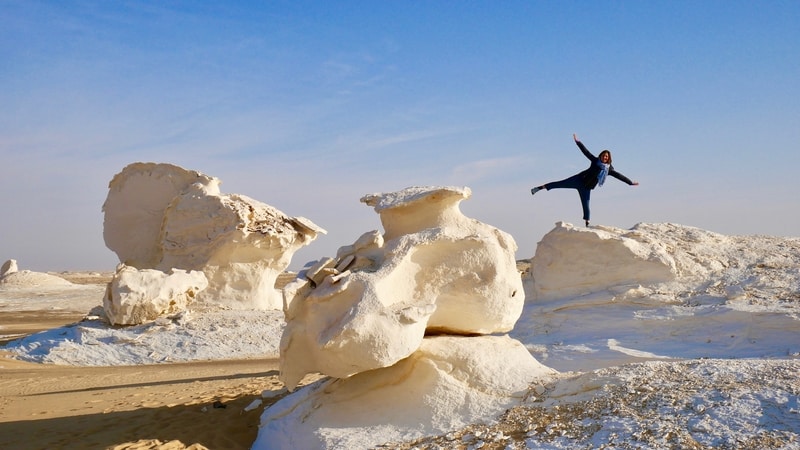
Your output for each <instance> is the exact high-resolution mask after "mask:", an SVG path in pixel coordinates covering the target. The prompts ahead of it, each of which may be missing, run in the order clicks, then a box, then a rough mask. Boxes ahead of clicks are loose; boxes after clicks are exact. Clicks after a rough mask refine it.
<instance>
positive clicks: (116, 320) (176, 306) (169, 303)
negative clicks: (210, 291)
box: [103, 264, 208, 325]
mask: <svg viewBox="0 0 800 450" xmlns="http://www.w3.org/2000/svg"><path fill="white" fill-rule="evenodd" d="M206 286H208V281H207V280H206V277H205V275H204V274H203V272H199V271H190V272H187V271H185V270H180V269H172V270H171V271H170V272H169V273H165V272H162V271H160V270H155V269H141V270H140V269H137V268H135V267H130V266H125V265H123V264H120V266H119V267H118V269H117V272H116V273H115V274H114V278H113V279H112V280H111V282H110V283H109V284H108V288H107V289H106V295H105V298H104V299H103V309H104V311H105V314H106V317H108V320H109V322H111V324H112V325H138V324H142V323H145V322H149V321H152V320H155V319H158V318H159V317H161V316H164V315H168V314H175V313H178V312H181V311H183V310H185V309H186V307H187V306H188V305H189V303H191V302H192V301H193V300H194V299H195V298H196V297H197V294H198V293H199V292H200V291H202V290H203V289H205V288H206Z"/></svg>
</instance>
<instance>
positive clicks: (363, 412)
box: [252, 336, 556, 450]
mask: <svg viewBox="0 0 800 450" xmlns="http://www.w3.org/2000/svg"><path fill="white" fill-rule="evenodd" d="M555 373H556V372H555V371H554V370H552V369H550V368H548V367H546V366H543V365H542V364H540V363H539V362H538V361H536V359H534V358H533V357H532V356H531V355H530V353H529V352H528V351H527V350H526V348H525V347H524V346H523V345H522V343H520V342H519V341H516V340H514V339H511V338H509V337H508V336H477V337H463V336H462V337H454V336H438V337H428V338H425V339H424V340H423V341H422V342H421V345H420V347H419V349H418V350H417V351H416V352H414V353H413V354H412V355H411V356H409V357H408V358H406V359H403V360H401V361H399V362H397V363H396V364H394V365H393V366H391V367H387V368H383V369H378V370H373V371H368V372H364V373H359V374H357V375H354V376H352V377H350V378H347V379H326V380H322V381H320V382H317V383H316V384H312V385H310V386H306V387H304V388H302V389H300V390H298V391H296V392H294V393H292V394H290V395H289V396H287V397H285V398H283V399H281V400H280V401H279V402H278V403H276V404H274V405H273V406H271V407H270V408H268V409H267V410H266V411H265V412H264V414H263V415H262V417H261V427H260V429H259V433H258V437H257V439H256V441H255V443H254V444H253V447H252V448H253V449H254V450H266V449H275V448H286V449H288V448H298V449H299V448H302V449H306V450H313V449H332V448H342V449H345V448H346V449H366V448H374V447H375V446H377V445H380V444H383V443H386V442H392V441H394V442H400V441H408V440H412V439H416V438H418V437H422V436H428V435H437V434H444V433H447V432H449V431H451V430H455V429H458V428H461V427H464V426H466V425H468V424H471V423H475V422H487V421H491V420H494V419H496V418H497V417H498V416H499V415H500V414H502V413H503V412H504V411H505V410H506V409H508V408H510V407H512V406H514V405H516V404H518V403H519V402H520V400H521V399H522V396H523V394H524V393H525V392H526V391H527V390H528V388H529V385H530V384H531V383H533V382H536V381H537V380H539V381H545V380H546V379H547V378H548V377H550V376H552V375H553V374H555Z"/></svg>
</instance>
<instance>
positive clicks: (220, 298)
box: [103, 163, 325, 309]
mask: <svg viewBox="0 0 800 450" xmlns="http://www.w3.org/2000/svg"><path fill="white" fill-rule="evenodd" d="M219 185H220V181H219V179H217V178H215V177H210V176H207V175H204V174H202V173H200V172H197V171H192V170H186V169H183V168H181V167H178V166H174V165H171V164H157V163H133V164H130V165H128V166H127V167H125V168H124V169H123V170H122V172H120V173H119V174H117V175H115V176H114V178H113V179H112V180H111V182H110V183H109V192H108V197H107V198H106V201H105V203H104V205H103V211H104V213H105V217H104V222H103V237H104V239H105V242H106V246H107V247H108V248H109V249H111V250H112V251H114V252H115V253H116V254H117V256H118V257H119V259H120V261H121V262H122V263H124V264H126V265H128V266H132V267H136V268H139V269H158V270H161V271H169V270H170V269H173V268H175V269H183V270H199V271H202V272H203V273H205V275H206V277H207V279H208V288H207V289H206V290H204V291H203V292H202V293H201V294H200V296H199V298H198V299H197V300H198V301H207V302H215V303H223V304H225V305H227V306H230V307H233V308H237V309H280V308H281V307H282V304H283V299H282V296H281V293H280V291H278V290H276V289H275V287H274V286H275V281H276V279H277V277H278V275H279V274H281V273H282V272H283V271H285V270H286V268H287V267H288V266H289V264H290V262H291V258H292V256H293V255H294V253H295V252H296V251H297V250H299V249H300V248H301V247H303V246H305V245H308V244H309V243H310V242H311V241H313V240H314V239H315V238H316V237H317V235H318V234H319V233H325V230H323V229H322V228H320V227H318V226H317V225H315V224H314V223H313V222H311V221H310V220H308V219H305V218H303V217H289V216H287V215H285V214H284V213H282V212H281V211H279V210H277V209H275V208H273V207H272V206H269V205H267V204H264V203H261V202H259V201H257V200H254V199H252V198H249V197H247V196H244V195H237V194H230V195H228V194H222V193H220V190H219Z"/></svg>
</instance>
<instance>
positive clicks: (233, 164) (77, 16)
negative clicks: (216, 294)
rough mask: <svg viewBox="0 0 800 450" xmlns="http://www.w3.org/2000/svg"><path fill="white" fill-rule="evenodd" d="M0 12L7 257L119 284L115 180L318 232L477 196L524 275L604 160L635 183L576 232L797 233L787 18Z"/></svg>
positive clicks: (553, 10)
mask: <svg viewBox="0 0 800 450" xmlns="http://www.w3.org/2000/svg"><path fill="white" fill-rule="evenodd" d="M201 3H202V2H168V1H166V2H165V1H158V2H155V1H153V2H124V1H119V2H106V1H66V2H62V1H35V0H22V1H15V0H3V1H1V2H0V24H2V26H0V61H2V63H0V86H2V88H0V104H1V105H2V108H0V158H1V159H0V161H1V162H0V191H2V192H3V200H2V204H3V208H2V218H3V220H2V222H3V226H2V232H1V234H0V259H1V260H3V261H4V260H6V259H12V258H13V259H16V260H17V261H18V263H19V266H20V268H21V269H30V270H38V271H51V270H52V271H59V270H113V268H114V266H115V265H116V263H117V258H116V255H115V254H114V253H113V252H111V251H110V250H108V249H107V248H106V247H105V244H104V242H103V236H102V231H103V230H102V228H103V215H102V212H101V206H102V204H103V202H104V200H105V197H106V195H107V193H108V182H109V181H110V180H111V178H112V177H113V176H114V174H116V173H118V172H119V171H121V170H122V168H123V167H125V166H126V165H127V164H129V163H132V162H137V161H153V162H168V163H172V164H177V165H180V166H182V167H185V168H187V169H193V170H199V171H201V172H203V173H206V174H208V175H212V176H216V177H218V178H220V179H221V180H222V182H223V184H222V190H223V192H226V193H239V194H244V195H247V196H250V197H252V198H255V199H257V200H260V201H262V202H265V203H267V204H270V205H272V206H275V207H277V208H278V209H280V210H282V211H284V212H285V213H287V214H289V215H293V216H304V217H307V218H309V219H311V220H312V221H314V222H315V223H317V224H318V225H320V226H322V227H323V228H325V229H327V230H328V231H329V234H328V235H326V236H322V237H320V238H319V239H318V240H317V241H315V242H314V243H312V244H311V245H310V246H309V247H306V248H304V249H303V250H301V251H300V252H298V253H297V254H296V255H295V258H294V261H293V264H292V266H293V267H300V266H302V263H304V262H306V261H310V260H313V259H317V258H319V257H321V256H326V255H331V254H333V253H334V252H335V251H336V249H337V248H338V247H340V246H342V245H348V244H351V243H352V242H353V241H354V240H355V239H356V238H357V237H358V236H360V235H361V234H362V233H363V232H366V231H369V230H373V229H380V221H379V218H378V216H377V214H375V213H374V212H373V210H372V209H371V208H369V207H368V206H366V205H363V204H361V203H360V202H359V198H361V196H363V195H364V194H368V193H373V192H388V191H395V190H399V189H402V188H405V187H408V186H415V185H457V186H469V187H470V188H471V189H472V191H473V197H472V198H471V199H469V200H466V201H464V202H463V203H462V210H463V211H464V213H465V214H467V215H468V216H470V217H474V218H476V219H478V220H481V221H483V222H486V223H488V224H491V225H494V226H496V227H498V228H500V229H502V230H504V231H507V232H509V233H511V234H512V235H513V236H514V238H515V239H516V241H517V244H518V245H519V247H520V249H519V251H518V252H517V257H518V258H529V257H531V256H533V254H534V252H535V248H536V243H537V242H538V241H539V240H540V239H541V238H542V236H544V234H546V233H547V232H548V231H549V230H550V229H552V228H553V225H554V223H555V222H557V221H566V222H571V223H574V224H580V223H581V210H580V203H579V201H578V195H577V193H575V192H574V191H551V192H544V193H539V194H537V195H536V197H531V195H530V188H531V187H533V186H535V185H539V184H542V183H544V182H547V181H555V180H559V179H562V178H566V177H567V176H570V175H572V174H574V173H577V172H578V171H580V170H583V169H584V168H585V167H586V166H587V161H586V159H585V158H584V157H583V156H582V155H581V154H580V152H579V151H578V149H577V147H576V146H575V145H574V144H573V142H572V133H577V134H578V135H579V136H580V138H581V139H582V140H583V142H584V143H585V144H586V145H587V147H588V148H589V149H590V150H592V151H593V152H594V153H598V152H599V151H600V150H602V149H604V148H609V149H611V151H612V152H613V156H614V166H615V167H616V169H617V170H618V171H620V172H622V173H623V174H625V175H627V176H629V177H630V178H632V179H635V180H638V181H639V182H640V183H641V185H640V186H638V187H629V186H627V185H626V184H623V183H621V182H618V181H617V180H610V181H609V182H608V183H607V184H606V185H605V186H603V187H602V188H599V189H596V190H595V191H594V192H593V199H592V222H593V223H594V224H605V225H611V226H617V227H622V228H630V227H632V226H634V225H635V224H636V223H639V222H673V223H680V224H684V225H690V226H696V227H700V228H704V229H708V230H711V231H716V232H720V233H724V234H771V235H780V236H800V212H798V211H800V208H798V203H800V202H798V200H797V198H796V193H795V192H796V191H797V188H796V183H797V180H798V178H800V177H799V176H798V172H797V171H798V167H800V156H799V155H800V152H799V151H798V149H797V148H796V143H797V142H798V141H800V27H799V26H798V25H797V24H798V23H800V2H797V1H766V2H751V1H647V2H643V1H558V2H554V1H502V2H496V1H419V2H417V1H361V2H351V1H343V2H334V1H331V2H317V1H313V2H306V1H287V2H280V1H269V2H256V1H252V2H236V1H230V2H220V3H222V4H221V5H215V6H214V5H209V6H197V5H198V4H201Z"/></svg>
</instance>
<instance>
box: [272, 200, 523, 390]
mask: <svg viewBox="0 0 800 450" xmlns="http://www.w3.org/2000/svg"><path fill="white" fill-rule="evenodd" d="M470 195H471V192H470V190H469V188H454V187H412V188H408V189H405V190H402V191H399V192H393V193H388V194H371V195H367V196H364V197H363V198H362V199H361V201H362V202H363V203H365V204H367V205H369V206H372V207H373V208H374V209H375V211H376V212H378V214H380V217H381V222H382V224H383V227H384V230H385V233H383V234H380V233H378V232H377V231H372V232H368V233H365V234H364V235H362V236H361V238H359V239H358V240H357V241H356V242H355V243H354V244H353V245H350V246H346V247H342V248H341V249H340V250H339V252H338V254H337V256H336V258H326V259H323V260H320V261H319V262H317V264H315V265H314V266H312V267H309V268H308V270H306V271H305V272H304V273H302V274H301V276H300V277H299V278H298V279H297V280H296V281H295V282H294V283H292V284H290V285H289V286H287V288H286V289H285V290H284V296H285V301H286V305H285V312H286V319H287V327H286V329H285V330H284V336H283V339H282V342H281V376H282V378H283V380H284V382H285V383H286V384H287V385H288V386H291V387H293V386H295V385H296V383H297V382H298V381H299V380H300V379H301V378H302V377H303V376H304V375H305V374H307V373H313V372H321V373H324V374H326V375H330V376H334V377H339V378H346V377H348V376H351V375H353V374H356V373H359V372H364V371H367V370H372V369H377V368H381V367H388V366H391V365H392V364H395V363H396V362H397V361H399V360H401V359H403V358H406V357H408V356H409V355H411V354H412V353H413V352H414V351H416V350H417V349H418V348H419V346H420V344H421V342H422V339H423V337H424V336H425V335H426V333H427V334H432V333H436V334H443V333H447V334H456V335H480V334H491V333H503V332H507V331H510V330H511V329H512V328H513V326H514V323H515V322H516V320H517V319H518V318H519V316H520V314H521V312H522V306H523V304H524V294H523V289H522V281H521V279H520V276H519V273H518V272H517V270H516V263H515V260H514V252H515V251H516V248H517V247H516V243H515V242H514V240H513V238H512V237H511V236H510V235H508V234H507V233H505V232H503V231H500V230H498V229H497V228H495V227H492V226H490V225H487V224H484V223H481V222H479V221H477V220H474V219H471V218H468V217H466V216H464V215H463V214H462V213H461V211H460V210H459V203H460V202H461V201H462V200H464V199H466V198H469V196H470Z"/></svg>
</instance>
